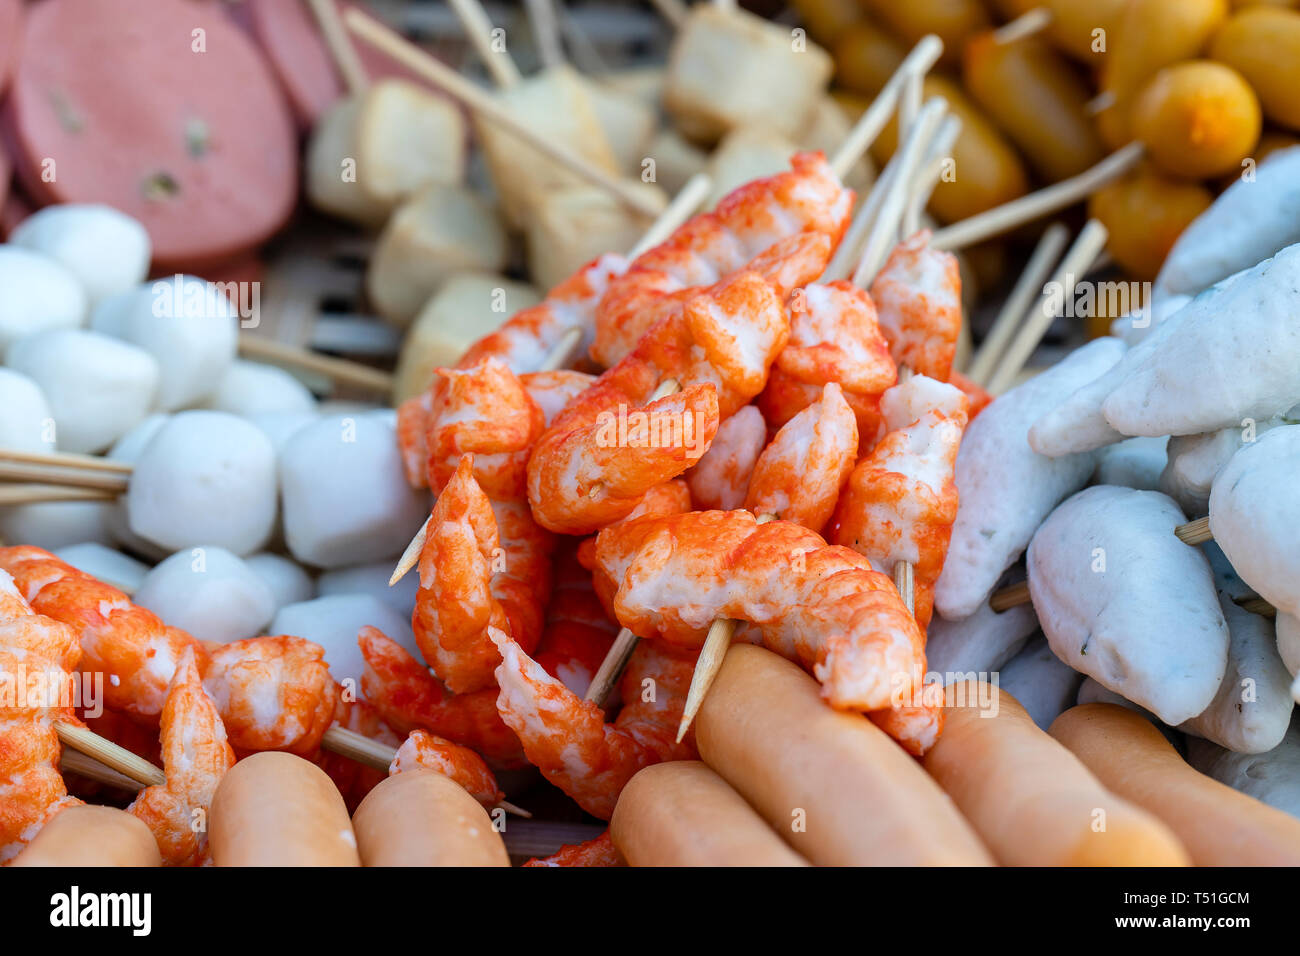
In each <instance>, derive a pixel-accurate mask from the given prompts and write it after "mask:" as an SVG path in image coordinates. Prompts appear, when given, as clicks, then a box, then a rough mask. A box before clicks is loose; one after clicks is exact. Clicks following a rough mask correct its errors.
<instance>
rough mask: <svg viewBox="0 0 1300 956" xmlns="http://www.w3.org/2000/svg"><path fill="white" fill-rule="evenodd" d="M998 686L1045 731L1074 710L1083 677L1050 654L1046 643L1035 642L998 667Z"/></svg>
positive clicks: (1050, 651) (1049, 647) (1043, 641)
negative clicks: (1067, 712)
mask: <svg viewBox="0 0 1300 956" xmlns="http://www.w3.org/2000/svg"><path fill="white" fill-rule="evenodd" d="M999 683H1000V686H1001V687H1002V689H1003V690H1006V691H1007V692H1008V693H1009V694H1011V696H1012V697H1014V698H1015V699H1016V700H1018V701H1020V703H1021V705H1022V706H1023V707H1024V708H1025V710H1026V711H1028V712H1029V716H1030V717H1032V718H1033V720H1034V723H1035V724H1037V725H1038V726H1039V727H1040V728H1041V729H1043V730H1046V729H1047V728H1048V727H1050V726H1052V721H1054V720H1055V719H1056V718H1057V717H1060V716H1061V714H1063V713H1065V712H1066V711H1067V710H1069V709H1070V708H1071V707H1073V706H1074V702H1075V699H1076V698H1077V697H1078V695H1079V685H1080V684H1082V683H1083V675H1082V674H1080V673H1079V672H1078V671H1076V670H1074V668H1072V667H1070V666H1069V665H1068V664H1066V663H1065V662H1064V661H1062V660H1061V659H1060V658H1059V657H1057V656H1056V655H1055V654H1053V653H1052V648H1051V646H1050V645H1049V644H1048V643H1047V641H1045V640H1043V639H1042V638H1035V639H1034V640H1032V641H1030V642H1029V643H1028V644H1026V645H1025V647H1024V649H1023V650H1021V651H1020V653H1019V654H1017V655H1016V656H1015V657H1013V658H1011V660H1009V661H1007V663H1006V664H1005V665H1004V666H1003V667H1002V669H1001V675H1000V676H999Z"/></svg>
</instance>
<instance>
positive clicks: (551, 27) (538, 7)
mask: <svg viewBox="0 0 1300 956" xmlns="http://www.w3.org/2000/svg"><path fill="white" fill-rule="evenodd" d="M524 7H525V8H526V9H527V10H528V19H529V21H530V22H531V23H532V26H533V40H534V42H535V43H536V44H537V58H538V59H539V60H541V61H542V66H543V67H544V68H546V69H550V68H552V67H557V66H563V65H564V62H565V58H564V45H563V43H562V42H561V41H560V23H559V17H558V15H557V14H556V11H555V3H554V0H524Z"/></svg>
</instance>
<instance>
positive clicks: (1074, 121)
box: [958, 32, 1105, 182]
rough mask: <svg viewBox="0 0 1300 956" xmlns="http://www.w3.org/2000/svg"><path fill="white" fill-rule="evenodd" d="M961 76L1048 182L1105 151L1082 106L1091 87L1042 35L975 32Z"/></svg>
mask: <svg viewBox="0 0 1300 956" xmlns="http://www.w3.org/2000/svg"><path fill="white" fill-rule="evenodd" d="M962 79H963V80H965V83H966V89H967V90H969V91H970V94H971V96H973V97H974V98H975V100H976V102H978V103H979V104H980V105H981V106H982V107H984V109H985V111H986V112H987V113H988V115H989V116H991V117H992V118H993V121H994V122H995V123H997V124H998V126H999V127H1001V129H1002V131H1003V132H1004V133H1006V134H1007V136H1009V137H1010V138H1011V140H1012V142H1014V143H1015V144H1016V145H1017V146H1018V147H1020V151H1021V152H1022V153H1024V155H1025V156H1026V157H1028V159H1029V162H1030V163H1031V164H1032V165H1033V166H1034V168H1035V169H1036V170H1037V171H1038V172H1039V173H1040V174H1041V175H1043V176H1044V177H1046V178H1047V179H1048V180H1049V181H1050V182H1057V181H1059V180H1062V179H1067V178H1069V177H1070V176H1074V175H1076V174H1078V173H1081V172H1083V171H1084V170H1085V169H1087V168H1088V167H1089V166H1092V165H1094V164H1095V163H1097V162H1099V161H1100V160H1101V158H1102V156H1103V155H1104V153H1105V148H1104V147H1103V146H1102V142H1101V138H1100V137H1099V136H1098V135H1097V132H1096V130H1095V129H1094V128H1093V125H1092V122H1091V120H1090V119H1089V117H1088V116H1087V115H1086V113H1085V112H1084V106H1085V104H1086V103H1087V102H1088V99H1089V95H1090V94H1089V91H1088V87H1087V86H1086V85H1085V84H1084V82H1083V80H1082V79H1081V78H1080V77H1079V76H1078V74H1076V73H1075V71H1074V67H1072V66H1071V65H1070V64H1069V63H1068V62H1066V61H1065V60H1063V59H1061V57H1060V56H1058V55H1057V54H1056V52H1055V51H1054V50H1052V48H1051V47H1049V46H1048V45H1047V43H1045V42H1044V41H1043V40H1041V39H1039V38H1038V37H1024V38H1022V39H1020V40H1017V41H1015V42H1013V43H999V42H998V41H997V38H996V37H995V36H994V34H993V33H991V32H990V33H981V34H980V35H979V36H976V37H972V38H971V40H970V42H968V43H967V44H966V52H965V54H964V55H963V57H962ZM960 176H961V171H960V169H959V170H958V177H959V178H960Z"/></svg>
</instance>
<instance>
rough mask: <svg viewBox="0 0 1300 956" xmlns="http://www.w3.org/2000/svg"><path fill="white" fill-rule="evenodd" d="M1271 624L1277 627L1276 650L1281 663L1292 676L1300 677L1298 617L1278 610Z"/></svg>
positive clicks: (1299, 622)
mask: <svg viewBox="0 0 1300 956" xmlns="http://www.w3.org/2000/svg"><path fill="white" fill-rule="evenodd" d="M1273 626H1274V627H1275V628H1276V629H1277V652H1278V655H1279V656H1280V657H1281V658H1282V663H1283V664H1285V665H1286V669H1287V670H1288V671H1290V672H1291V676H1292V677H1300V617H1296V616H1295V615H1294V614H1288V613H1286V611H1278V612H1277V620H1276V621H1275V622H1274V624H1273ZM1293 694H1294V690H1293Z"/></svg>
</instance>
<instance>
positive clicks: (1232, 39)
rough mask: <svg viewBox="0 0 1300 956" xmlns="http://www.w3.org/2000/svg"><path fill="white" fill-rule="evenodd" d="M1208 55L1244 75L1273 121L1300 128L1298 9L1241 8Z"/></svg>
mask: <svg viewBox="0 0 1300 956" xmlns="http://www.w3.org/2000/svg"><path fill="white" fill-rule="evenodd" d="M1210 58H1211V59H1213V60H1218V61H1219V62H1220V63H1226V64H1227V65H1228V66H1230V67H1232V68H1233V69H1234V70H1236V71H1237V72H1238V73H1240V74H1241V75H1242V76H1244V77H1245V78H1246V82H1248V83H1249V84H1250V85H1251V88H1252V89H1254V91H1255V93H1256V94H1257V95H1258V96H1259V101H1260V104H1261V105H1262V106H1263V109H1264V115H1265V116H1267V117H1268V118H1269V119H1270V120H1271V121H1272V122H1274V123H1277V124H1278V125H1279V126H1285V127H1286V128H1287V129H1297V130H1300V13H1297V12H1296V11H1295V10H1278V9H1274V8H1271V7H1258V8H1255V9H1250V10H1243V11H1242V12H1241V13H1238V14H1236V15H1235V16H1233V17H1232V18H1231V19H1230V20H1229V21H1228V22H1227V23H1225V24H1224V25H1223V28H1222V29H1220V30H1219V32H1218V33H1216V34H1215V35H1214V40H1213V41H1212V42H1211V43H1210ZM1257 158H1258V157H1257Z"/></svg>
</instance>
